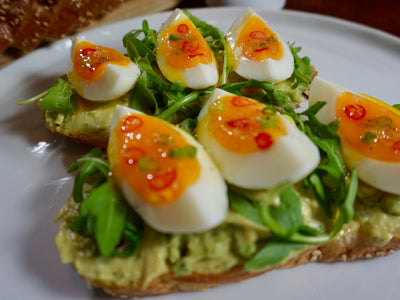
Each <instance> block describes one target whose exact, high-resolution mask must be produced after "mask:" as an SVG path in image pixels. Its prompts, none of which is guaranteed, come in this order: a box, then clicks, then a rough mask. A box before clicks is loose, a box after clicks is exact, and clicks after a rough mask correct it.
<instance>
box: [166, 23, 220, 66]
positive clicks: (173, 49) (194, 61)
mask: <svg viewBox="0 0 400 300" xmlns="http://www.w3.org/2000/svg"><path fill="white" fill-rule="evenodd" d="M160 40H161V43H160V45H159V47H160V50H159V51H160V52H161V53H163V55H164V56H165V59H166V61H167V62H168V64H169V65H170V66H172V67H174V68H177V69H188V68H192V67H194V66H197V65H198V64H199V63H202V64H206V65H207V64H209V63H211V62H212V60H213V57H212V53H211V50H210V48H209V47H208V44H207V42H206V41H205V40H204V38H203V36H202V35H201V33H200V32H199V31H198V30H197V28H196V26H194V24H193V23H192V22H191V21H190V20H188V19H183V20H181V21H179V22H175V23H173V24H171V25H170V26H168V27H167V28H166V29H164V30H163V31H162V32H161V33H160Z"/></svg>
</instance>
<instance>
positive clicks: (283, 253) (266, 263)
mask: <svg viewBox="0 0 400 300" xmlns="http://www.w3.org/2000/svg"><path fill="white" fill-rule="evenodd" d="M303 248H304V244H302V243H291V242H287V241H282V240H274V241H271V242H269V243H268V244H267V245H266V246H265V247H264V248H263V249H261V250H260V251H258V252H257V254H256V255H255V256H254V257H253V258H252V259H251V260H249V261H248V262H246V263H245V265H244V269H245V270H246V271H254V270H261V269H265V268H267V267H272V266H274V265H276V264H278V263H280V262H281V261H282V260H283V259H285V258H286V257H287V256H288V255H289V254H290V252H292V251H295V250H300V249H303Z"/></svg>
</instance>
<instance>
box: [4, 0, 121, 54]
mask: <svg viewBox="0 0 400 300" xmlns="http://www.w3.org/2000/svg"><path fill="white" fill-rule="evenodd" d="M122 2H124V0H3V1H0V54H1V53H3V52H4V51H6V50H7V49H8V48H15V49H19V50H22V51H24V52H25V51H31V50H33V49H35V48H36V47H38V46H39V45H40V44H41V43H42V42H51V41H54V40H56V39H59V38H62V37H65V36H67V35H68V34H71V33H72V32H73V31H74V30H76V29H77V28H79V27H82V26H86V25H88V24H89V23H90V22H91V21H93V20H95V19H96V18H99V17H101V16H103V15H105V14H106V13H108V12H110V11H113V10H115V9H116V8H117V7H118V6H119V5H120V4H121V3H122Z"/></svg>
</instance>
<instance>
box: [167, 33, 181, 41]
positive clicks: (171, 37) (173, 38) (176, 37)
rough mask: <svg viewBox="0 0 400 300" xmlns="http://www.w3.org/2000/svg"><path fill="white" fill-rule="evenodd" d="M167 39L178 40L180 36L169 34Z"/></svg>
mask: <svg viewBox="0 0 400 300" xmlns="http://www.w3.org/2000/svg"><path fill="white" fill-rule="evenodd" d="M168 39H169V40H170V41H179V40H180V39H181V37H180V36H179V35H177V34H170V35H169V37H168Z"/></svg>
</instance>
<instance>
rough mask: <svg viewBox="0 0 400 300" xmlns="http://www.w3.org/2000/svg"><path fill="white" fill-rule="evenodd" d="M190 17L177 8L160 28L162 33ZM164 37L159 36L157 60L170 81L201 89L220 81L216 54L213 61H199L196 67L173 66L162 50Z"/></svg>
mask: <svg viewBox="0 0 400 300" xmlns="http://www.w3.org/2000/svg"><path fill="white" fill-rule="evenodd" d="M188 19H189V18H188V17H187V16H186V15H185V13H184V12H183V11H182V10H180V9H175V10H174V11H173V12H172V14H171V15H170V17H169V18H168V19H167V21H165V22H164V23H163V24H162V25H161V27H160V30H159V33H161V32H162V31H163V30H165V29H166V28H168V27H169V26H170V25H172V24H176V23H179V22H182V20H188ZM162 42H163V41H162V39H161V38H160V37H159V38H158V47H157V49H156V61H157V64H158V67H159V68H160V70H161V73H162V74H163V75H164V76H165V78H167V79H168V80H169V81H170V82H174V81H178V82H180V83H182V84H184V85H185V86H187V87H189V88H193V89H201V88H206V87H209V86H211V85H215V84H216V83H217V82H218V78H219V76H218V68H217V64H216V61H215V58H214V54H212V62H211V63H209V64H202V63H199V64H197V65H196V66H194V67H191V68H186V69H178V68H175V67H173V66H171V65H170V64H169V63H168V62H167V60H166V58H165V56H164V55H163V53H162V51H161V47H160V44H161V43H162Z"/></svg>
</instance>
